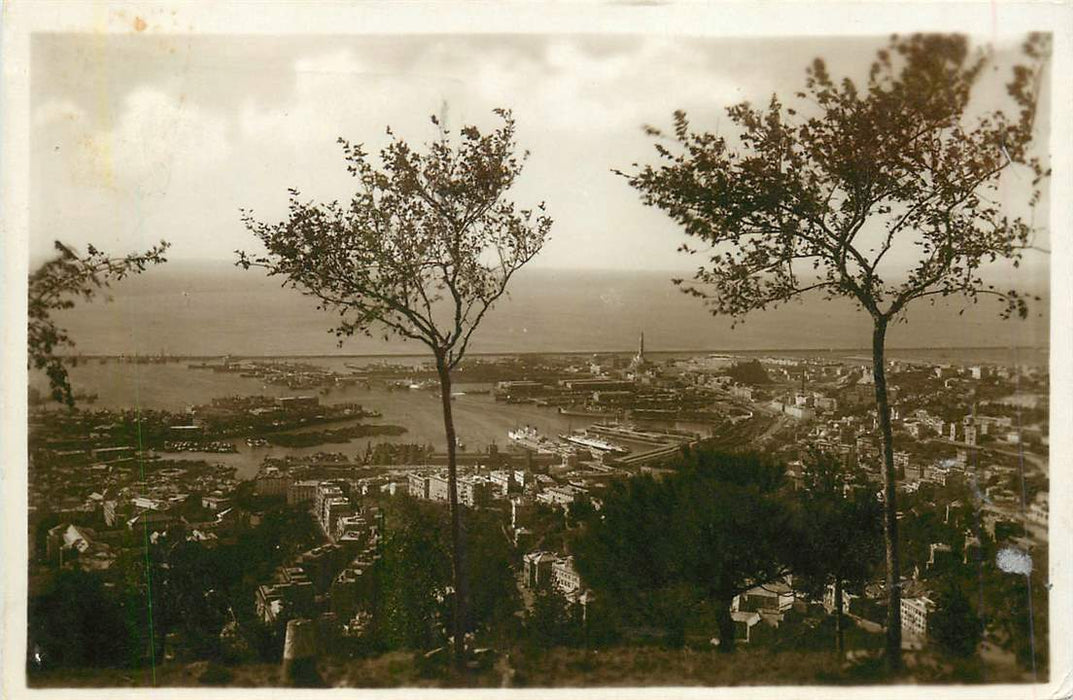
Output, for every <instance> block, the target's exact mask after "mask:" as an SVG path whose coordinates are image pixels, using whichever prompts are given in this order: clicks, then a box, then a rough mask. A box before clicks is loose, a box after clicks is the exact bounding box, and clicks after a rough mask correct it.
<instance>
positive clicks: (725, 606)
mask: <svg viewBox="0 0 1073 700" xmlns="http://www.w3.org/2000/svg"><path fill="white" fill-rule="evenodd" d="M731 603H732V601H730V600H720V599H717V600H716V602H715V604H716V606H717V607H716V613H715V619H716V623H717V624H718V625H719V651H720V652H722V653H724V654H729V653H731V652H732V651H734V618H732V617H731V616H730V606H731Z"/></svg>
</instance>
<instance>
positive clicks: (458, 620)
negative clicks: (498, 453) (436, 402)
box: [436, 354, 466, 669]
mask: <svg viewBox="0 0 1073 700" xmlns="http://www.w3.org/2000/svg"><path fill="white" fill-rule="evenodd" d="M436 371H437V373H438V374H439V377H440V397H441V398H442V401H443V428H444V432H445V433H446V435H447V501H448V503H449V505H450V508H451V574H452V584H453V585H454V589H455V594H454V598H453V600H454V604H453V608H452V612H453V616H454V623H453V625H452V627H453V633H454V638H455V644H454V660H455V666H456V667H457V668H458V669H462V668H463V666H464V665H465V660H466V657H465V639H466V634H465V633H466V624H465V618H466V586H465V577H466V576H465V573H466V571H465V564H464V556H463V551H462V518H461V513H460V512H459V508H458V467H457V456H456V454H455V453H456V451H457V441H456V439H455V423H454V417H453V416H452V414H451V372H450V369H449V368H448V367H447V362H446V359H445V358H444V357H443V356H441V355H439V354H437V356H436Z"/></svg>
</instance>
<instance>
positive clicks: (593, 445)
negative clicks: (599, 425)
mask: <svg viewBox="0 0 1073 700" xmlns="http://www.w3.org/2000/svg"><path fill="white" fill-rule="evenodd" d="M559 439H560V440H563V441H565V442H569V443H570V444H572V445H578V446H579V447H585V448H587V449H591V450H598V451H600V452H609V453H611V454H628V453H629V450H627V449H626V448H624V447H620V446H618V445H615V444H613V443H610V442H608V441H606V440H600V439H598V438H594V437H592V436H590V435H586V434H578V433H571V434H570V435H560V436H559Z"/></svg>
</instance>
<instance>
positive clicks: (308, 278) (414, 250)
mask: <svg viewBox="0 0 1073 700" xmlns="http://www.w3.org/2000/svg"><path fill="white" fill-rule="evenodd" d="M496 115H498V116H499V117H500V118H501V119H502V121H503V124H502V126H500V127H499V128H498V129H496V130H494V131H493V132H491V133H489V134H487V135H484V134H481V132H480V131H478V130H477V128H476V127H474V126H466V127H464V128H462V129H461V130H460V132H459V136H460V138H459V139H457V141H456V140H455V139H454V138H452V135H451V133H450V131H448V130H447V129H446V128H445V127H444V126H443V125H441V124H440V123H439V121H438V120H437V119H436V118H435V117H433V118H432V121H433V123H434V124H436V125H437V127H438V128H439V138H437V139H436V140H435V141H433V142H432V143H430V144H428V145H427V147H426V149H425V151H424V152H419V151H416V150H414V149H412V148H411V147H410V146H409V145H407V144H406V142H405V141H402V140H401V139H398V138H396V137H395V136H394V135H393V134H392V132H391V130H390V129H388V134H389V135H391V136H392V140H391V142H390V144H389V145H388V146H387V147H386V148H384V149H382V150H381V151H380V167H379V168H377V167H376V166H375V165H374V163H373V162H372V160H371V159H370V156H369V154H368V153H366V152H365V151H364V150H363V148H362V146H361V145H351V144H350V143H348V142H346V141H344V140H342V139H340V143H341V144H342V146H343V152H344V156H345V158H346V161H347V169H348V171H349V172H350V173H351V175H353V176H354V177H355V179H356V180H357V183H358V188H357V192H356V193H355V194H354V196H353V198H352V199H351V201H350V203H349V204H348V205H346V206H343V205H340V204H339V203H338V202H329V203H324V204H317V203H312V202H310V203H303V202H300V201H299V199H298V197H299V193H298V192H297V191H296V190H291V193H290V194H291V204H290V213H289V215H288V217H287V219H286V220H284V221H282V222H279V223H272V224H269V223H262V222H259V221H257V220H255V219H254V218H253V217H252V215H251V214H250V213H249V212H244V213H243V221H244V223H245V224H246V226H247V228H249V230H250V231H252V232H253V233H254V234H255V235H256V236H257V238H259V239H260V241H261V242H262V243H263V244H264V247H265V249H266V250H267V255H264V256H250V255H248V254H246V253H244V252H241V251H240V252H239V261H238V264H239V265H240V266H241V267H244V268H246V269H249V268H250V267H262V268H265V269H267V270H268V273H269V274H270V275H280V276H282V277H284V278H286V282H285V283H286V284H289V285H290V286H292V287H294V288H295V289H298V290H300V291H301V292H303V293H305V294H308V295H311V296H314V297H316V298H317V299H319V300H320V308H322V309H326V310H331V311H335V312H337V313H338V314H339V316H340V319H341V320H340V323H339V325H338V326H337V327H336V328H335V329H333V330H334V332H335V333H336V335H337V336H338V337H339V338H340V339H341V340H340V342H342V340H343V339H345V338H346V337H349V336H351V335H353V334H354V333H355V332H362V333H365V334H371V333H372V331H373V330H374V329H375V330H377V331H382V332H383V333H384V337H385V338H387V337H389V336H392V335H394V336H397V337H401V338H403V339H408V340H415V341H417V342H419V343H422V344H423V345H425V346H427V347H428V349H429V350H430V351H431V352H432V356H433V358H434V360H435V363H436V372H437V374H438V376H439V381H440V396H441V398H442V404H443V423H444V432H445V433H446V437H447V471H448V500H449V503H450V511H451V540H452V553H453V555H452V569H453V584H454V590H455V594H454V596H453V600H454V615H453V625H454V629H453V631H454V637H455V660H456V663H458V664H461V663H462V661H463V640H464V631H465V620H466V614H465V610H466V608H465V600H466V586H465V580H464V572H465V567H464V564H463V552H462V534H461V532H462V530H461V520H460V513H459V507H458V486H457V471H456V459H455V452H456V447H457V440H456V438H455V427H454V420H453V418H452V415H451V371H452V370H454V369H455V368H457V367H458V365H459V363H460V362H461V361H462V358H463V356H464V355H465V352H466V349H467V347H468V346H469V342H470V339H471V338H472V336H473V333H474V331H476V329H477V327H478V326H479V325H480V323H481V321H482V320H483V319H484V317H485V314H486V313H487V312H488V310H489V309H490V308H491V307H492V305H493V304H494V303H495V302H496V301H497V300H498V299H499V298H500V297H502V296H503V294H504V293H506V291H507V285H508V283H509V282H510V280H511V278H512V277H513V276H514V274H515V273H516V272H517V271H518V270H519V269H521V268H522V266H524V265H525V264H526V263H528V262H529V261H530V260H532V259H533V257H534V256H535V255H536V254H537V253H538V252H540V249H541V247H542V246H543V245H544V241H545V240H546V238H547V236H548V232H549V230H550V229H551V224H552V221H551V219H550V218H548V217H547V216H545V215H544V213H543V212H544V205H543V203H541V204H540V205H538V206H537V208H536V209H535V210H534V209H518V208H517V207H516V206H515V205H514V203H513V202H512V201H510V200H509V199H507V198H506V194H507V191H508V190H509V189H510V188H511V186H512V185H513V184H514V181H515V179H516V178H517V177H518V175H519V174H520V173H521V172H522V168H523V166H524V164H525V160H526V158H527V156H528V153H523V154H521V155H519V154H518V153H517V147H516V145H515V140H514V119H513V118H512V116H511V114H510V112H509V111H507V110H496Z"/></svg>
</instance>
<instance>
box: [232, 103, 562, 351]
mask: <svg viewBox="0 0 1073 700" xmlns="http://www.w3.org/2000/svg"><path fill="white" fill-rule="evenodd" d="M495 113H496V115H497V116H498V117H499V118H500V119H501V120H502V125H501V126H500V127H499V128H497V129H495V130H493V131H492V132H490V133H488V134H482V133H481V132H480V131H479V130H478V129H477V128H476V127H474V126H465V127H463V128H462V129H461V130H460V131H459V133H458V135H457V137H456V136H453V135H452V133H451V131H450V130H448V129H447V128H446V127H445V126H443V125H442V124H441V123H440V122H439V120H438V119H437V118H435V117H433V118H432V121H433V124H435V125H436V127H437V129H438V131H439V136H438V138H437V139H435V140H434V141H432V142H431V143H428V144H426V145H425V148H424V149H423V150H418V149H414V148H412V147H411V146H410V145H409V144H407V143H406V142H405V141H404V140H402V139H400V138H398V137H396V136H395V135H394V134H393V132H392V131H391V129H390V128H389V129H388V134H389V135H390V136H391V142H390V143H389V145H388V146H386V147H385V148H383V149H382V150H381V151H380V153H379V163H377V162H375V161H374V159H373V158H372V157H371V156H370V154H369V153H367V152H366V150H365V149H364V147H363V146H362V145H361V144H356V145H355V144H351V143H349V142H348V141H346V140H344V139H340V140H339V143H340V144H341V145H342V147H343V155H344V157H345V159H346V162H347V169H348V171H349V172H350V174H351V175H352V176H353V177H354V179H355V180H356V182H357V185H358V186H357V191H356V193H355V194H354V195H353V197H352V198H351V200H350V202H349V203H340V202H338V201H333V202H327V203H315V202H312V201H309V202H303V201H300V199H299V197H300V194H299V192H298V191H297V190H291V192H290V194H291V203H290V210H289V214H288V217H287V219H286V220H284V221H281V222H277V223H263V222H260V221H257V220H256V219H254V218H253V215H252V213H251V212H248V211H244V212H243V222H244V223H245V225H246V226H247V227H248V228H249V230H250V231H252V232H253V233H254V234H255V235H256V236H257V238H258V239H260V241H261V243H262V244H263V245H264V248H265V249H266V251H267V254H266V255H263V256H253V255H249V254H247V253H245V252H242V251H239V252H238V255H239V260H238V263H237V264H238V265H239V266H241V267H243V268H246V269H248V268H250V267H255V266H256V267H262V268H265V269H266V270H268V273H269V274H270V275H279V276H282V277H284V278H285V284H287V285H290V286H293V287H294V288H296V289H299V290H301V291H302V292H303V293H305V294H308V295H311V296H314V297H316V298H317V299H318V300H319V301H320V305H321V307H322V308H324V309H328V310H333V311H336V312H337V313H338V314H339V316H340V321H339V325H338V326H337V327H336V328H335V329H334V332H335V333H336V335H337V336H338V337H339V338H340V342H342V340H343V339H345V338H346V337H349V336H351V335H353V334H354V333H356V332H360V333H365V334H371V332H372V330H373V329H374V328H377V329H380V330H383V331H384V333H385V337H387V336H389V335H396V336H400V337H402V338H405V339H411V340H417V341H419V342H422V343H424V344H425V345H427V346H428V347H429V348H431V349H432V350H433V352H434V353H435V354H436V356H437V358H438V359H442V360H443V362H444V364H445V365H446V366H447V367H448V368H454V367H455V366H457V364H458V363H459V362H460V361H461V358H462V356H463V355H464V353H465V350H466V347H467V345H468V343H469V340H470V337H471V335H472V333H473V331H474V330H475V329H476V327H477V326H478V325H479V324H480V322H481V319H482V318H483V317H484V315H485V314H486V313H487V311H488V310H489V309H490V308H491V306H492V305H493V304H494V303H495V302H496V301H497V300H498V299H499V298H500V297H502V296H503V294H504V293H505V292H506V289H507V283H508V282H509V281H510V279H511V277H512V276H513V275H514V274H515V273H516V272H517V271H518V270H519V269H520V268H521V267H522V266H523V265H525V263H527V262H529V260H531V259H532V258H533V256H535V255H536V254H537V253H538V252H539V251H540V249H541V247H542V246H543V244H544V242H545V240H546V239H547V236H548V233H549V231H550V229H551V225H552V220H551V219H550V218H549V217H548V216H546V215H545V214H544V204H543V203H540V204H539V205H537V206H536V207H535V208H533V209H521V208H518V207H517V206H516V205H515V203H514V202H513V201H511V200H510V199H508V198H507V197H506V193H507V191H508V190H509V189H510V188H511V187H512V185H513V184H514V182H515V180H516V179H517V177H518V176H519V175H520V174H521V172H522V169H523V166H524V164H525V161H526V159H527V156H528V154H527V153H521V154H519V153H518V152H517V147H516V144H515V139H514V133H515V126H514V119H513V117H512V116H511V113H510V112H509V111H508V110H502V109H499V110H496V111H495Z"/></svg>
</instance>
